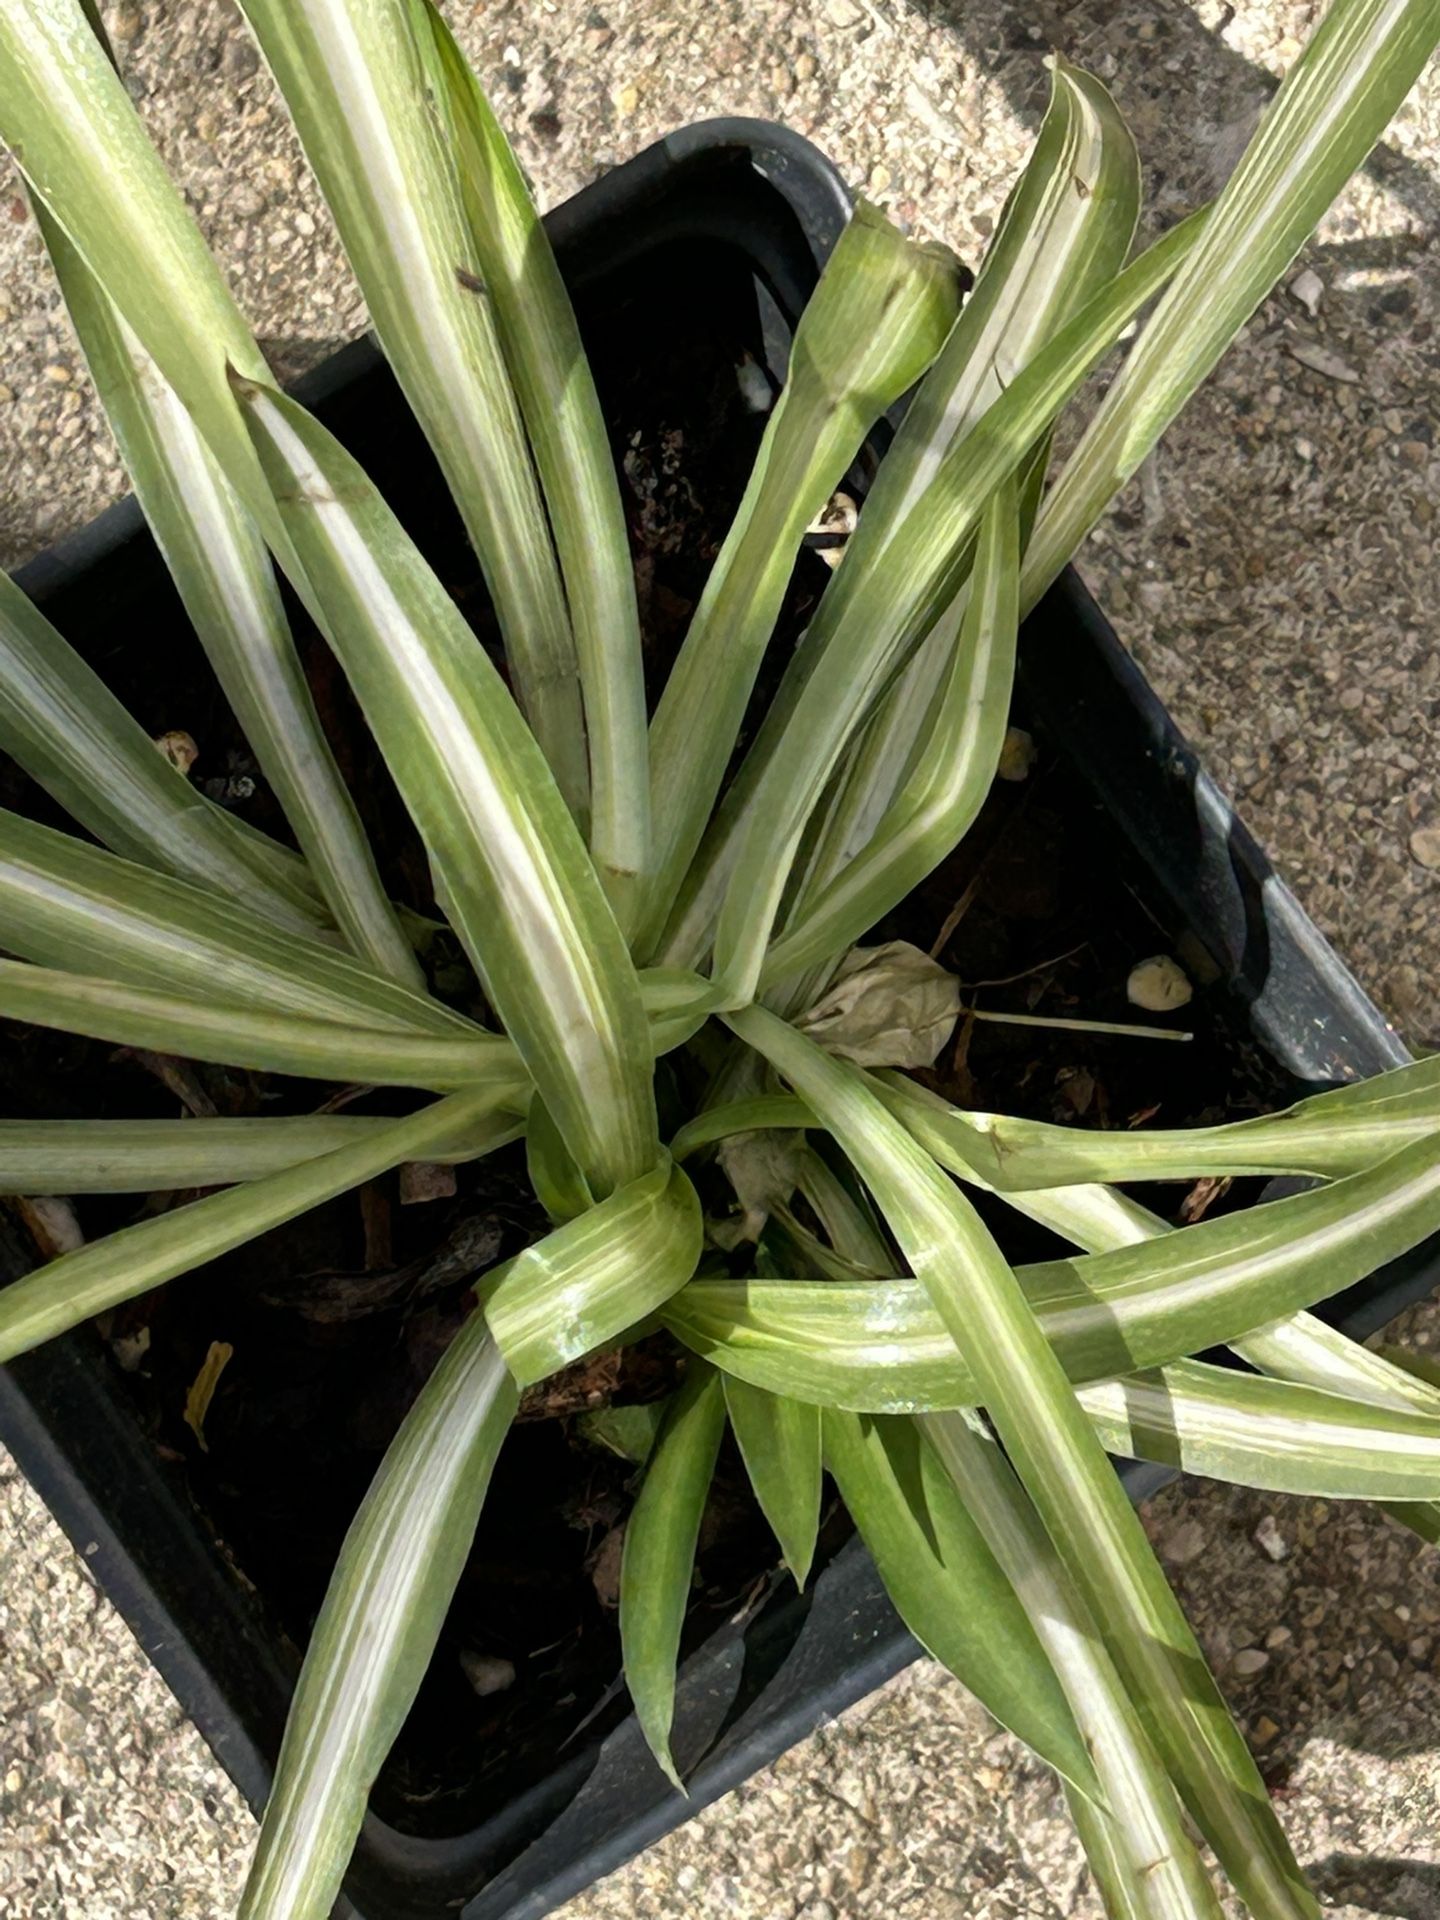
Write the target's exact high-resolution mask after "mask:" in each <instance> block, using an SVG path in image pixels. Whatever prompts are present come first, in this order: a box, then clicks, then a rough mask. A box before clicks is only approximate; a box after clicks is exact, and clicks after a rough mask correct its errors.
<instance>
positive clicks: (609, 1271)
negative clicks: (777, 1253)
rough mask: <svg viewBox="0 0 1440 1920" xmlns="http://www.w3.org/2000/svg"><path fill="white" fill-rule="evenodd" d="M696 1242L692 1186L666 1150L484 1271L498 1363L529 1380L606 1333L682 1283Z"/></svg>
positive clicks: (620, 1329) (697, 1217)
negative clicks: (604, 1196)
mask: <svg viewBox="0 0 1440 1920" xmlns="http://www.w3.org/2000/svg"><path fill="white" fill-rule="evenodd" d="M703 1244H704V1225H703V1222H702V1219H701V1214H700V1202H699V1200H698V1199H697V1198H696V1194H695V1189H694V1188H693V1187H692V1186H691V1184H690V1182H689V1180H688V1179H686V1177H685V1175H684V1173H682V1172H681V1170H680V1168H679V1167H676V1166H674V1165H673V1164H672V1163H671V1161H670V1159H669V1157H668V1155H667V1156H665V1157H664V1158H663V1159H662V1161H661V1163H660V1165H659V1166H657V1167H655V1168H653V1169H652V1171H651V1172H649V1173H647V1174H643V1175H642V1176H641V1178H640V1179H638V1180H634V1181H631V1182H630V1184H629V1185H628V1186H624V1187H619V1188H617V1189H616V1191H615V1192H614V1193H612V1194H610V1195H609V1197H608V1198H607V1199H605V1200H602V1201H601V1202H600V1203H599V1205H598V1206H593V1207H591V1208H590V1209H589V1210H588V1211H587V1212H585V1213H582V1214H580V1215H579V1216H578V1218H576V1219H574V1220H571V1221H569V1222H568V1223H567V1224H566V1225H565V1226H563V1227H557V1228H556V1230H555V1231H554V1232H553V1233H549V1234H547V1235H546V1236H545V1238H544V1239H543V1240H539V1241H537V1242H536V1243H535V1245H534V1246H531V1247H527V1248H526V1249H525V1251H524V1252H523V1253H521V1254H517V1255H516V1257H515V1258H514V1259H513V1260H509V1261H507V1262H506V1263H505V1265H504V1266H503V1267H501V1268H500V1269H499V1270H498V1271H497V1272H496V1273H494V1274H491V1275H489V1276H487V1279H486V1283H485V1289H484V1292H485V1317H486V1319H487V1320H488V1321H489V1323H490V1330H491V1332H492V1333H493V1334H494V1336H495V1341H496V1344H497V1345H498V1347H499V1348H500V1351H501V1353H502V1354H504V1356H505V1364H506V1365H507V1366H508V1367H509V1369H510V1371H511V1373H512V1374H513V1375H514V1376H515V1378H516V1380H518V1381H519V1383H520V1385H521V1386H522V1387H528V1386H532V1385H533V1384H534V1383H535V1382H536V1381H537V1380H543V1379H544V1378H545V1377H546V1376H547V1375H548V1374H551V1373H556V1372H558V1371H559V1369H560V1368H561V1367H565V1366H568V1365H569V1364H570V1362H571V1361H572V1360H578V1359H579V1358H580V1356H581V1355H582V1354H585V1353H591V1352H593V1351H594V1350H595V1349H596V1348H597V1347H602V1346H604V1345H605V1343H606V1342H607V1341H611V1340H614V1339H615V1338H616V1337H617V1336H618V1335H620V1334H622V1333H624V1332H625V1330H626V1329H627V1328H628V1327H632V1326H634V1325H635V1324H636V1322H637V1321H640V1320H643V1319H645V1318H646V1316H647V1315H649V1314H651V1313H653V1312H654V1311H655V1309H656V1308H657V1307H661V1306H663V1305H664V1303H665V1302H666V1301H667V1300H668V1299H669V1298H670V1296H671V1295H672V1294H673V1293H676V1292H678V1290H679V1289H680V1288H681V1287H683V1286H684V1284H685V1282H686V1281H687V1280H688V1279H689V1278H690V1277H691V1275H692V1274H693V1273H694V1271H695V1268H696V1265H697V1264H698V1262H699V1259H700V1251H701V1248H702V1246H703Z"/></svg>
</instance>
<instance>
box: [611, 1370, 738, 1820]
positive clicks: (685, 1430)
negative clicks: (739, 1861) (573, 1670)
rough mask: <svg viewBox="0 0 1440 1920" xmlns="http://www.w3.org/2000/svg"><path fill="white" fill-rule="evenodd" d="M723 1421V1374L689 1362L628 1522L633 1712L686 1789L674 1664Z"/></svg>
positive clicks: (625, 1562)
mask: <svg viewBox="0 0 1440 1920" xmlns="http://www.w3.org/2000/svg"><path fill="white" fill-rule="evenodd" d="M724 1431H725V1396H724V1393H723V1392H722V1390H721V1385H720V1377H719V1375H718V1374H716V1373H715V1372H713V1371H712V1370H711V1369H710V1368H709V1367H707V1366H706V1365H705V1364H704V1362H703V1361H699V1360H694V1361H692V1362H691V1363H690V1371H689V1374H688V1375H687V1376H686V1379H685V1384H684V1385H683V1386H682V1387H681V1388H680V1391H679V1392H678V1393H677V1394H676V1395H675V1397H674V1399H673V1400H672V1401H671V1402H670V1405H669V1407H668V1408H667V1409H666V1413H665V1423H664V1425H663V1426H662V1427H661V1429H660V1434H659V1437H658V1439H657V1440H656V1442H655V1448H654V1451H653V1452H652V1453H651V1455H650V1461H649V1465H648V1466H647V1467H646V1469H645V1479H644V1483H643V1484H642V1486H641V1488H640V1497H639V1499H638V1500H637V1501H636V1502H635V1508H634V1511H633V1512H632V1513H631V1515H630V1519H629V1523H628V1524H627V1526H626V1528H625V1551H624V1555H623V1558H622V1561H621V1567H620V1645H621V1648H622V1651H623V1654H624V1659H625V1683H626V1685H627V1686H628V1687H629V1689H630V1698H631V1700H632V1702H633V1703H634V1707H635V1717H636V1719H637V1720H638V1721H639V1722H640V1729H641V1731H642V1732H643V1733H644V1735H645V1738H646V1740H647V1742H648V1743H649V1746H650V1751H651V1752H652V1753H653V1754H654V1756H655V1758H656V1760H657V1761H658V1762H659V1764H660V1767H661V1769H662V1771H663V1772H664V1774H665V1777H666V1778H667V1779H668V1780H669V1781H670V1782H671V1783H672V1784H673V1785H674V1786H675V1787H677V1788H679V1790H680V1791H681V1792H682V1793H683V1792H684V1787H683V1785H682V1783H681V1779H680V1775H679V1773H678V1772H677V1770H676V1767H675V1761H674V1759H673V1757H672V1756H671V1752H670V1727H671V1722H672V1721H673V1719H674V1717H675V1667H676V1662H677V1661H678V1659H679V1657H680V1635H681V1632H682V1630H683V1629H684V1625H685V1612H686V1609H687V1607H688V1606H689V1603H690V1582H691V1579H692V1576H693V1574H694V1569H695V1547H696V1543H697V1541H698V1540H699V1538H700V1520H701V1516H702V1515H703V1513H704V1511H705V1499H706V1495H707V1494H708V1493H709V1490H710V1481H711V1479H712V1477H713V1476H714V1472H715V1460H716V1457H717V1455H718V1454H719V1451H720V1439H721V1436H722V1434H723V1433H724Z"/></svg>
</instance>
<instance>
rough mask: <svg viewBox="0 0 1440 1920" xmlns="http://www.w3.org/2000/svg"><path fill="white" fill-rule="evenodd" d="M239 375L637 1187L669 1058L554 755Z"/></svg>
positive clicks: (321, 573)
mask: <svg viewBox="0 0 1440 1920" xmlns="http://www.w3.org/2000/svg"><path fill="white" fill-rule="evenodd" d="M317 3H318V0H317ZM240 391H241V392H242V394H243V396H244V403H245V417H246V420H247V422H248V423H249V425H250V427H251V429H252V431H253V433H254V435H255V440H256V445H257V447H258V449H259V451H260V455H261V459H262V461H263V463H264V466H265V472H266V474H267V476H268V478H269V480H270V483H271V485H272V486H273V488H274V489H275V495H276V498H277V500H278V501H279V503H280V510H281V513H282V515H283V517H284V520H285V524H286V526H287V527H288V528H289V530H290V534H291V537H292V538H293V540H294V542H295V546H296V549H297V551H298V552H299V553H300V555H301V558H302V561H303V563H304V566H305V571H306V574H307V577H308V578H309V580H310V582H311V584H312V586H313V588H314V591H315V594H316V596H317V598H318V599H319V601H320V603H321V605H322V606H323V608H324V610H325V615H326V629H327V632H328V633H329V635H330V638H331V643H332V645H333V646H334V648H335V650H336V652H337V653H338V655H339V657H340V660H341V663H342V665H343V666H344V668H345V671H346V674H347V675H348V677H349V679H350V683H351V685H352V686H353V687H354V689H355V693H356V696H357V697H358V699H359V701H360V705H361V708H362V710H363V711H364V714H365V717H366V720H367V721H368V722H369V725H370V728H371V730H372V732H373V733H374V735H375V738H376V740H377V741H378V742H379V744H380V748H381V751H382V752H383V753H384V755H385V759H386V763H387V765H388V766H389V768H390V771H391V773H392V774H393V775H394V777H395V781H396V784H397V786H398V787H399V789H400V792H401V795H402V797H403V799H404V801H405V804H406V806H407V807H408V808H409V810H410V813H411V815H412V816H413V818H414V820H415V822H416V824H417V826H418V827H419V829H420V832H421V835H422V837H423V838H424V841H425V845H426V848H427V851H428V852H429V855H430V860H431V864H432V870H433V873H434V877H435V884H436V890H437V894H438V895H439V896H440V897H441V899H442V901H443V904H444V906H445V909H446V912H447V915H448V917H449V919H450V921H451V924H452V925H453V926H454V928H455V931H456V933H457V934H458V935H459V937H460V939H461V940H462V941H463V942H464V945H465V949H466V952H467V953H468V954H469V956H470V959H471V961H472V962H473V964H474V965H475V968H476V970H477V971H478V973H479V974H480V977H481V979H482V981H483V982H484V985H485V991H486V995H487V997H488V999H489V1000H490V1003H491V1005H492V1006H493V1007H494V1008H495V1010H496V1012H497V1013H498V1015H499V1016H500V1019H501V1022H502V1023H503V1025H504V1027H505V1030H506V1031H507V1033H509V1034H510V1036H511V1038H512V1039H513V1040H514V1042H515V1044H516V1046H517V1047H518V1048H519V1050H520V1054H521V1057H522V1058H523V1060H524V1061H525V1064H526V1066H527V1068H528V1069H529V1072H530V1074H531V1077H532V1078H533V1079H534V1081H535V1085H536V1088H537V1089H538V1091H539V1093H540V1095H541V1097H542V1099H543V1100H544V1102H545V1105H546V1107H547V1108H548V1109H549V1112H550V1115H551V1117H552V1118H553V1120H554V1121H555V1124H556V1126H557V1127H558V1128H559V1130H560V1133H561V1135H562V1137H563V1138H564V1140H565V1143H566V1145H567V1146H568V1147H569V1149H570V1151H571V1152H572V1153H573V1154H574V1156H575V1159H576V1161H577V1162H578V1164H579V1165H580V1167H581V1169H582V1170H583V1172H584V1173H585V1176H586V1178H587V1179H588V1180H589V1181H590V1183H591V1185H592V1187H593V1188H594V1189H595V1191H596V1192H597V1193H599V1194H604V1193H606V1192H609V1191H610V1190H611V1189H612V1188H613V1187H616V1186H621V1185H624V1184H625V1182H626V1181H628V1180H632V1179H635V1178H637V1177H638V1176H639V1175H640V1174H642V1173H645V1172H647V1171H648V1170H649V1169H650V1168H651V1167H652V1166H653V1165H654V1164H655V1159H656V1155H657V1153H658V1151H659V1145H658V1139H657V1136H656V1122H655V1099H654V1089H653V1086H652V1084H651V1065H652V1058H653V1056H652V1052H651V1047H650V1044H649V1039H648V1035H647V1032H646V1028H645V1020H644V1009H643V1007H642V1004H641V999H640V990H639V986H638V984H637V981H636V977H635V970H634V968H633V967H632V965H631V963H630V956H629V952H628V950H627V948H626V945H625V941H624V938H623V936H622V935H621V933H620V930H619V928H618V926H617V925H616V923H615V919H614V916H613V914H612V913H611V911H610V908H609V906H608V904H607V903H606V900H605V896H604V893H603V892H602V890H601V887H600V883H599V880H598V879H597V878H596V874H595V869H594V867H593V866H592V865H591V863H590V859H589V855H588V854H587V852H586V850H585V845H584V842H583V841H582V840H581V838H580V834H579V831H578V829H577V828H576V826H575V823H574V821H573V820H572V819H571V818H570V815H569V814H568V812H567V811H566V808H565V805H564V802H563V801H562V799H561V797H560V793H559V791H558V790H557V788H556V786H555V783H554V781H553V780H552V779H551V777H550V771H549V769H548V768H547V766H546V764H545V759H544V756H543V755H542V754H541V752H540V750H539V748H538V747H537V745H536V743H535V739H534V737H533V736H532V734H531V733H530V730H529V729H528V728H527V727H526V725H525V722H524V720H523V719H522V718H521V716H520V713H519V710H518V709H517V707H516V706H515V703H514V701H513V700H512V699H511V697H510V694H509V692H508V690H507V689H506V687H505V684H504V681H503V680H502V679H501V677H500V674H499V672H498V671H497V669H496V668H495V667H494V666H493V665H492V664H491V662H490V660H489V659H488V657H487V656H486V654H485V651H484V649H483V648H482V647H481V646H480V644H479V642H478V641H477V639H476V638H475V636H474V634H473V633H472V632H471V631H470V629H469V627H468V626H467V625H466V623H465V620H464V618H463V617H462V615H461V613H460V611H459V609H458V608H457V607H456V605H455V603H454V602H453V601H452V600H451V598H450V596H449V595H448V594H447V593H446V591H445V589H444V587H443V586H442V585H441V584H440V582H439V580H437V579H436V577H435V575H434V573H433V572H432V571H431V569H430V567H429V566H428V565H427V564H426V562H425V561H424V559H423V558H422V557H421V555H420V553H419V551H418V549H417V548H416V547H415V545H414V543H413V542H412V541H411V539H410V537H409V535H408V534H407V533H406V532H405V531H404V529H403V528H402V527H401V525H400V523H399V521H398V520H397V519H396V518H395V516H394V514H393V513H392V512H391V511H390V509H389V507H388V506H387V505H386V504H385V502H384V501H383V500H382V499H381V498H380V496H379V494H378V493H377V492H376V490H375V488H374V486H373V485H372V484H371V483H370V481H369V480H368V479H367V478H366V476H365V473H364V472H363V470H362V469H361V468H360V467H359V466H358V464H357V463H356V462H355V461H354V460H353V459H352V458H351V457H350V455H349V454H348V453H346V452H345V450H344V449H343V448H342V447H341V446H340V445H339V443H338V442H337V441H336V440H335V439H334V438H333V436H332V435H330V434H328V433H327V432H326V431H325V429H324V428H323V427H321V426H320V425H319V424H318V422H316V421H315V420H313V419H312V418H311V417H310V416H309V415H308V414H307V413H305V412H304V410H303V409H302V408H300V407H297V406H296V405H295V404H294V403H293V402H292V401H290V400H287V399H286V398H285V397H284V396H283V395H282V394H279V393H276V392H275V391H274V390H273V389H271V388H266V387H262V386H259V385H256V384H255V383H253V382H244V383H242V384H241V388H240Z"/></svg>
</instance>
